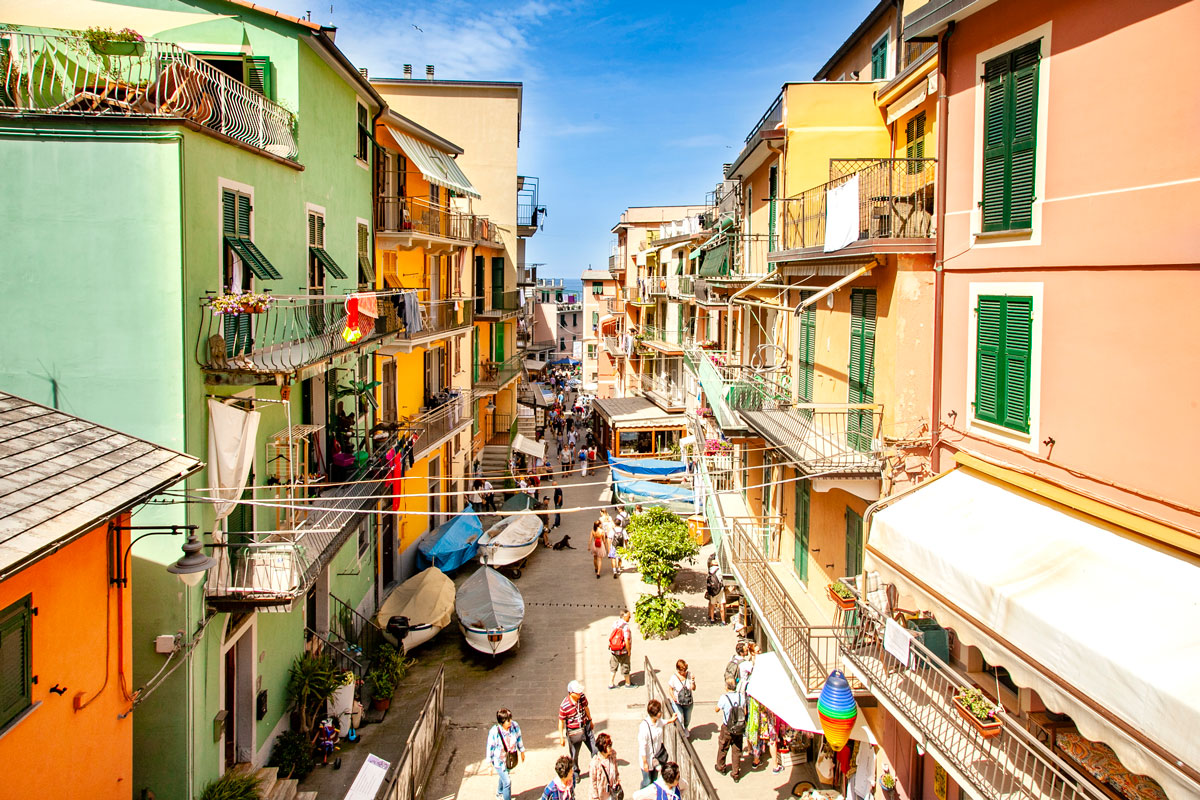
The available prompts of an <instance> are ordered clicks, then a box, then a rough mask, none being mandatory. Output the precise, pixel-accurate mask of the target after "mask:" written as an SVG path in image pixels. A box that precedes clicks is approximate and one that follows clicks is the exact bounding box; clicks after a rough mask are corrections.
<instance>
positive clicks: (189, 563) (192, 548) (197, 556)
mask: <svg viewBox="0 0 1200 800" xmlns="http://www.w3.org/2000/svg"><path fill="white" fill-rule="evenodd" d="M198 527H199V526H196V525H113V526H112V529H113V530H115V531H147V533H143V534H142V535H141V536H135V537H134V538H133V539H131V540H130V541H129V546H128V547H126V548H125V552H124V553H123V554H122V555H121V558H120V559H119V560H118V561H117V564H116V569H117V573H116V574H115V575H113V577H112V579H111V582H112V583H113V584H115V585H117V586H122V587H124V586H128V585H129V552H130V551H131V550H132V549H133V545H134V544H135V543H137V542H139V541H141V540H142V539H145V538H146V537H147V536H175V535H178V534H181V533H184V532H185V531H186V532H187V541H186V542H184V543H183V555H182V556H180V558H179V560H177V561H175V562H174V563H173V564H171V565H170V566H168V567H167V572H170V573H171V574H172V575H178V576H179V580H181V581H183V582H184V583H185V584H187V585H188V586H195V585H196V584H198V583H200V581H201V580H203V578H204V573H205V572H207V571H208V570H210V569H212V568H213V567H215V566H216V565H217V560H216V559H215V558H213V557H212V556H206V555H204V543H203V542H201V541H200V537H199V536H197V535H196V530H197V529H198Z"/></svg>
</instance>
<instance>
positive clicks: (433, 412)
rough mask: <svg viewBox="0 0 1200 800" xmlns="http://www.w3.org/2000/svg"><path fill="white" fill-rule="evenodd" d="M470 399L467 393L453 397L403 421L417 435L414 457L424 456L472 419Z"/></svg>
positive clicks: (407, 428) (408, 429)
mask: <svg viewBox="0 0 1200 800" xmlns="http://www.w3.org/2000/svg"><path fill="white" fill-rule="evenodd" d="M469 400H470V398H469V397H468V396H467V395H460V396H458V397H452V398H450V399H449V400H448V401H447V402H445V403H443V404H442V405H440V406H438V407H437V408H434V409H430V410H428V411H422V412H421V413H420V414H417V415H416V416H413V417H411V418H410V419H409V420H408V421H407V422H405V423H403V427H404V428H405V429H406V430H407V431H408V432H409V433H410V434H411V433H415V434H416V435H417V438H416V441H415V442H414V443H413V458H416V459H420V458H423V457H424V456H425V454H426V453H428V452H429V451H430V450H431V449H432V448H433V447H435V446H437V445H438V444H440V443H441V442H442V441H444V440H445V438H446V437H447V436H449V435H450V434H451V433H453V432H454V431H456V430H457V429H458V428H460V427H461V426H463V425H464V424H466V423H468V422H470V421H471V406H470V403H469V402H468V401H469Z"/></svg>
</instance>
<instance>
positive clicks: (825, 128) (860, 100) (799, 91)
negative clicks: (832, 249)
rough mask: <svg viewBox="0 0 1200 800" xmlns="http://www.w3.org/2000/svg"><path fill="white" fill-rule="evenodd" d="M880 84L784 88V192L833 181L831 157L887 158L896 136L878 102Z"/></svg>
mask: <svg viewBox="0 0 1200 800" xmlns="http://www.w3.org/2000/svg"><path fill="white" fill-rule="evenodd" d="M876 86H877V84H875V83H870V82H867V83H859V82H849V81H847V82H844V83H843V82H824V83H790V84H788V85H787V86H786V87H785V88H784V122H785V124H786V126H787V149H786V151H785V155H786V162H785V169H784V171H785V175H784V177H783V188H782V190H781V194H782V195H783V196H786V197H794V196H796V195H798V194H800V193H801V192H803V191H804V190H806V189H811V188H813V187H814V186H819V185H821V184H822V183H825V182H826V181H828V180H829V159H831V158H871V157H875V158H885V157H887V155H888V153H889V152H890V151H891V140H890V138H889V136H888V130H887V127H886V126H885V125H884V124H883V118H882V117H881V116H880V113H879V109H878V108H877V107H876V105H875V97H874V95H875V89H876ZM756 196H757V194H756Z"/></svg>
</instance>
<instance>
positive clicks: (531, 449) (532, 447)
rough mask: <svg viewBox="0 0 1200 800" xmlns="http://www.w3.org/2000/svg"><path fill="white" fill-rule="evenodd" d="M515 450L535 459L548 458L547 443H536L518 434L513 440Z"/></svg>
mask: <svg viewBox="0 0 1200 800" xmlns="http://www.w3.org/2000/svg"><path fill="white" fill-rule="evenodd" d="M513 450H520V451H521V452H522V453H524V454H525V455H529V456H533V457H534V458H543V459H544V458H545V457H546V443H545V442H535V441H533V440H532V439H530V438H529V437H527V436H523V435H521V434H519V433H518V434H517V436H516V438H515V439H513Z"/></svg>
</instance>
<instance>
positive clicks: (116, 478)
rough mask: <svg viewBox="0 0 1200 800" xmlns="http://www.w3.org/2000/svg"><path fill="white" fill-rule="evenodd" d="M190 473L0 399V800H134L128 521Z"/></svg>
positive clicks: (172, 458)
mask: <svg viewBox="0 0 1200 800" xmlns="http://www.w3.org/2000/svg"><path fill="white" fill-rule="evenodd" d="M201 466H202V464H201V463H200V462H199V461H197V460H196V459H194V458H191V457H190V456H186V455H183V454H181V453H176V452H175V451H173V450H167V449H165V448H162V447H158V446H156V445H153V444H150V443H149V442H145V441H142V440H140V439H135V438H134V437H132V436H127V435H125V434H123V433H119V432H117V431H114V430H111V429H109V428H104V427H101V426H99V425H95V424H92V423H90V422H86V421H84V420H81V419H79V418H77V417H73V416H70V415H69V414H64V413H61V412H59V411H55V410H54V409H52V408H47V407H46V406H42V405H38V404H37V403H32V402H29V401H27V400H22V399H21V398H19V397H14V396H13V395H9V394H4V393H0V475H3V476H4V477H3V486H2V487H0V764H6V765H10V766H13V767H15V766H16V765H19V764H26V765H27V766H26V767H25V768H20V769H8V770H6V771H5V775H4V778H3V789H0V795H3V796H4V797H65V796H71V797H87V798H97V799H100V798H112V800H127V799H128V798H129V797H130V796H131V795H132V793H133V788H132V776H133V719H132V717H130V715H129V711H130V708H131V706H132V699H133V698H132V696H131V692H132V690H133V689H134V687H133V686H132V685H131V677H130V676H131V674H132V673H131V670H130V657H131V647H130V642H131V634H130V631H131V630H132V625H131V620H130V613H131V610H130V595H131V591H130V587H129V581H128V576H129V566H128V560H127V558H126V553H127V551H128V549H129V539H130V531H129V520H130V512H131V510H132V509H133V508H134V507H135V506H138V505H140V504H142V503H144V502H145V501H146V500H148V499H150V498H151V497H153V496H155V495H156V494H158V493H159V492H160V491H162V490H163V489H165V488H167V487H168V486H171V485H173V484H175V483H176V482H178V481H180V480H182V479H183V478H184V477H186V476H187V475H190V474H191V473H193V472H196V471H197V470H199V469H200V468H201ZM168 530H169V529H163V530H161V531H160V532H163V533H166V532H168ZM143 535H145V534H143ZM194 560H200V561H203V560H204V559H203V557H199V558H198V559H194ZM177 563H178V562H177ZM200 566H203V565H202V564H201V565H200ZM193 574H197V576H198V573H193ZM169 644H170V646H171V648H172V650H174V649H175V648H176V647H177V643H176V642H173V641H172V642H170V643H169ZM34 754H36V756H37V760H38V763H40V764H42V765H43V768H31V767H30V766H28V765H29V763H30V761H29V760H30V758H31V757H32V756H33V755H34ZM47 765H54V767H53V768H44V767H45V766H47ZM68 781H69V783H70V791H69V792H68V791H66V790H65V789H64V784H65V783H66V782H68Z"/></svg>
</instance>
